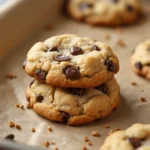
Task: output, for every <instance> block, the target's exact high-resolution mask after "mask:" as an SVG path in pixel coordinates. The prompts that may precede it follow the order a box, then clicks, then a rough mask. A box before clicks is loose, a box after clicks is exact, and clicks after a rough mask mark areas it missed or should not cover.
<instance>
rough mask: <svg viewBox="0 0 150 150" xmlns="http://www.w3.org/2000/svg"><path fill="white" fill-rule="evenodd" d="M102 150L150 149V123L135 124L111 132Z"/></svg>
mask: <svg viewBox="0 0 150 150" xmlns="http://www.w3.org/2000/svg"><path fill="white" fill-rule="evenodd" d="M100 150H150V124H145V125H144V124H134V125H133V126H131V127H130V128H128V129H127V130H124V131H117V132H115V133H113V134H111V135H110V136H109V137H108V138H107V139H106V140H105V143H104V145H103V146H102V147H101V148H100Z"/></svg>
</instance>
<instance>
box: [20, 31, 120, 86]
mask: <svg viewBox="0 0 150 150" xmlns="http://www.w3.org/2000/svg"><path fill="white" fill-rule="evenodd" d="M23 68H24V69H25V71H26V73H27V74H28V75H30V76H31V77H34V78H35V79H37V80H39V81H42V82H45V83H48V84H51V85H53V86H59V87H78V88H79V87H80V88H91V87H95V86H98V85H100V84H102V83H104V82H106V81H108V80H110V79H112V78H113V76H114V74H115V73H117V72H118V70H119V61H118V58H117V57H116V56H115V54H114V53H113V51H112V50H111V48H110V47H109V46H108V45H107V44H104V43H101V42H98V41H95V40H92V39H90V38H82V37H78V36H76V35H69V34H64V35H59V36H54V37H51V38H49V39H48V40H46V41H44V42H38V43H36V44H35V45H34V46H33V47H32V48H31V49H30V51H29V52H28V55H27V60H26V61H25V62H24V63H23Z"/></svg>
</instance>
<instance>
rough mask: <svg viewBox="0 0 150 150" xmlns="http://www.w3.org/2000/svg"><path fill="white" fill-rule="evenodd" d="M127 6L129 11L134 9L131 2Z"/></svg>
mask: <svg viewBox="0 0 150 150" xmlns="http://www.w3.org/2000/svg"><path fill="white" fill-rule="evenodd" d="M126 8H127V10H128V11H129V12H132V11H133V10H134V8H133V7H132V6H131V5H129V4H127V5H126Z"/></svg>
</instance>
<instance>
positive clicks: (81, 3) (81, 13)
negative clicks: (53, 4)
mask: <svg viewBox="0 0 150 150" xmlns="http://www.w3.org/2000/svg"><path fill="white" fill-rule="evenodd" d="M67 11H68V13H69V14H70V16H72V17H73V18H75V19H77V20H80V21H85V22H87V23H88V24H92V25H106V26H116V25H122V24H130V23H134V22H135V21H136V20H138V18H139V16H140V13H141V5H140V3H139V0H69V1H68V5H67Z"/></svg>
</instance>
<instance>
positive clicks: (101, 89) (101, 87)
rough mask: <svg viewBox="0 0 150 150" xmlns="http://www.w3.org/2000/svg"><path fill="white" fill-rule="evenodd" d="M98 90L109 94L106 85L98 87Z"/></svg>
mask: <svg viewBox="0 0 150 150" xmlns="http://www.w3.org/2000/svg"><path fill="white" fill-rule="evenodd" d="M96 89H97V90H100V91H102V92H103V93H105V94H106V93H107V87H106V85H105V84H101V85H100V86H97V87H96Z"/></svg>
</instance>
